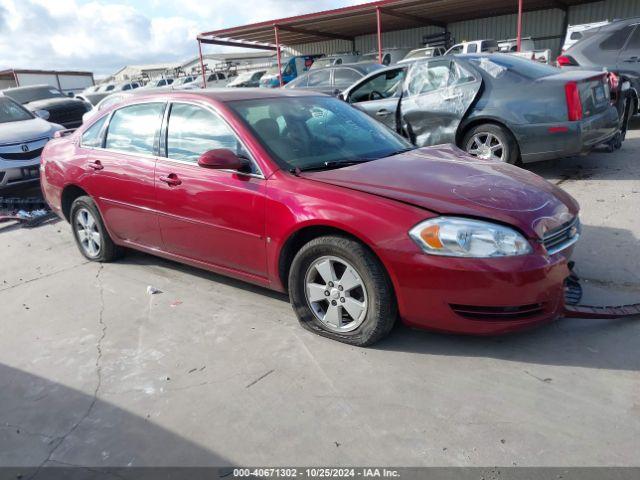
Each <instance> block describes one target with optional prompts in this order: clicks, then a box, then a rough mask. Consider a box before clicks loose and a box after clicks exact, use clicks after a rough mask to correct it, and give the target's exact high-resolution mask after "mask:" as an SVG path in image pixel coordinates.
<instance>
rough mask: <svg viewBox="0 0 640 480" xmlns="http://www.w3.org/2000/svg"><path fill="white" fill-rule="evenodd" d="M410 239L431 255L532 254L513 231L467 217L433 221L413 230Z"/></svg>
mask: <svg viewBox="0 0 640 480" xmlns="http://www.w3.org/2000/svg"><path fill="white" fill-rule="evenodd" d="M409 236H410V237H411V238H412V239H413V240H414V241H415V242H416V243H417V244H418V245H419V246H420V248H422V250H423V251H424V252H425V253H428V254H431V255H442V256H448V257H473V258H490V257H510V256H514V255H525V254H527V253H531V251H532V250H531V245H530V244H529V242H528V241H527V240H526V239H525V238H524V237H523V236H522V235H521V234H519V233H518V232H516V231H515V230H513V229H511V228H509V227H504V226H502V225H498V224H495V223H490V222H483V221H481V220H473V219H470V218H458V217H437V218H432V219H430V220H426V221H424V222H421V223H419V224H418V225H416V226H415V227H413V228H412V229H411V230H410V231H409Z"/></svg>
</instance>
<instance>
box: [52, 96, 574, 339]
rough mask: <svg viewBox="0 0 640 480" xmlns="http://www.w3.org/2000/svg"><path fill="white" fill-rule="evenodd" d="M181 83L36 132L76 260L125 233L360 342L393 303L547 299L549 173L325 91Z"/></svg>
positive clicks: (481, 304)
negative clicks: (50, 136)
mask: <svg viewBox="0 0 640 480" xmlns="http://www.w3.org/2000/svg"><path fill="white" fill-rule="evenodd" d="M192 92H193V93H190V92H185V91H180V92H178V91H173V92H170V93H161V94H153V95H149V96H142V97H141V96H133V97H131V98H129V99H127V100H125V101H124V102H122V103H120V104H117V105H113V106H112V107H111V108H108V109H106V110H104V111H103V112H101V113H100V115H98V116H96V117H95V118H93V119H92V120H91V122H89V123H87V124H86V125H83V126H82V127H81V128H80V129H79V130H78V131H77V132H76V133H74V134H72V135H69V136H66V137H62V138H58V139H54V140H53V141H52V142H49V143H48V144H47V146H46V147H45V149H44V153H43V155H42V167H41V168H42V171H43V175H42V189H43V192H44V195H45V197H46V199H47V202H48V203H49V204H50V205H51V207H52V208H53V210H54V211H55V212H56V213H57V214H59V215H60V216H62V217H64V218H65V219H67V220H68V221H69V222H70V223H71V227H72V232H73V235H74V238H75V240H76V243H77V245H78V247H79V250H80V252H81V253H82V254H83V255H84V256H85V257H86V258H87V259H89V260H91V261H96V262H106V261H111V260H114V259H116V258H117V257H118V255H119V253H120V252H121V250H122V247H130V248H134V249H138V250H142V251H145V252H148V253H152V254H154V255H159V256H161V257H165V258H169V259H172V260H176V261H179V262H183V263H186V264H190V265H192V266H197V267H201V268H206V269H209V270H211V271H214V272H218V273H222V274H224V275H230V276H233V277H236V278H239V279H242V280H246V281H249V282H253V283H255V284H258V285H261V286H263V287H268V288H271V289H274V290H278V291H282V292H285V291H288V292H289V294H290V298H291V303H292V305H293V308H294V311H295V313H296V314H297V316H298V318H299V320H300V322H301V324H302V325H303V326H304V327H305V328H307V329H309V330H311V331H313V332H316V333H319V334H321V335H325V336H328V337H331V338H334V339H336V340H340V341H343V342H346V343H350V344H354V345H360V346H365V345H370V344H372V343H373V342H375V341H376V340H379V339H380V338H382V337H384V336H385V335H387V334H388V333H389V332H390V331H391V329H392V327H393V324H394V322H395V320H396V318H399V319H401V320H402V321H404V322H406V323H407V324H408V325H411V326H414V327H422V328H430V329H436V330H444V331H448V332H458V333H471V334H494V333H505V332H509V331H515V330H520V329H523V328H527V327H532V326H534V325H540V324H543V323H546V322H549V321H551V320H553V319H555V318H557V317H559V316H561V315H562V313H563V311H564V281H565V279H566V278H567V277H568V276H569V275H570V273H571V272H570V270H569V264H568V262H569V258H570V256H571V253H572V251H573V247H574V244H575V243H576V242H577V241H578V239H579V237H580V224H579V219H578V211H579V207H578V204H577V203H576V201H575V200H574V199H573V198H572V197H571V196H570V195H569V194H567V193H566V192H564V191H563V190H561V189H560V188H558V187H556V186H555V185H552V184H550V183H548V182H546V181H545V180H544V179H542V178H540V177H538V176H537V175H535V174H533V173H531V172H527V171H525V170H522V169H520V168H517V167H514V166H512V165H507V164H504V163H500V162H492V161H487V160H481V159H478V158H473V157H470V156H469V155H466V154H465V153H464V152H461V151H460V150H459V149H457V148H455V147H452V146H445V147H434V148H423V149H417V148H415V147H412V146H411V145H409V143H408V142H407V141H406V140H405V139H403V138H401V137H400V136H398V135H397V134H395V133H394V132H392V131H391V130H389V129H388V128H385V127H384V126H383V125H381V124H379V123H378V122H376V121H374V120H372V119H371V118H370V117H368V116H367V115H365V114H364V113H362V112H360V111H358V110H356V109H355V108H351V107H350V106H348V105H347V104H345V103H344V102H342V101H340V100H338V99H336V98H333V97H329V96H327V95H323V94H318V93H315V92H302V91H299V90H285V89H264V88H262V89H233V88H228V89H224V90H223V89H218V90H198V91H192ZM229 301H230V302H231V301H234V300H233V299H229Z"/></svg>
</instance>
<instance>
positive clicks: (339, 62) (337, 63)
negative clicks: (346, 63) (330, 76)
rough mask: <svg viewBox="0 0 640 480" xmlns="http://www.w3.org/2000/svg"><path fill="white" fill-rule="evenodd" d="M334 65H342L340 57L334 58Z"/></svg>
mask: <svg viewBox="0 0 640 480" xmlns="http://www.w3.org/2000/svg"><path fill="white" fill-rule="evenodd" d="M334 65H342V59H341V58H338V59H337V60H336V63H335V64H334Z"/></svg>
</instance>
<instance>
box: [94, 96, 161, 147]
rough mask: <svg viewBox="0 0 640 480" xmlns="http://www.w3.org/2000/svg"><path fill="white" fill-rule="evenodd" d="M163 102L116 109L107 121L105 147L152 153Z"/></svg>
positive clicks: (158, 128)
mask: <svg viewBox="0 0 640 480" xmlns="http://www.w3.org/2000/svg"><path fill="white" fill-rule="evenodd" d="M164 108H165V104H164V103H143V104H140V105H131V106H128V107H123V108H121V109H119V110H116V111H115V112H114V113H113V116H112V117H111V121H110V122H109V128H108V130H107V141H106V144H105V147H106V148H110V149H112V150H120V151H123V152H133V153H142V154H147V155H153V154H154V153H155V149H154V144H155V140H156V137H157V135H158V132H159V130H160V123H161V120H162V114H163V113H164Z"/></svg>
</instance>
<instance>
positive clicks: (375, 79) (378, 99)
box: [346, 67, 406, 131]
mask: <svg viewBox="0 0 640 480" xmlns="http://www.w3.org/2000/svg"><path fill="white" fill-rule="evenodd" d="M405 70H406V67H398V68H394V69H391V70H385V71H383V72H381V73H378V74H377V75H374V76H372V77H369V78H367V79H365V80H363V81H362V82H361V83H360V84H358V85H356V86H355V87H354V88H353V89H352V90H351V91H350V92H349V93H348V96H347V98H346V101H347V102H349V103H350V104H352V105H353V106H354V107H356V108H358V109H360V110H362V111H363V112H365V113H366V114H367V115H369V116H371V117H373V118H375V119H376V120H378V121H379V122H381V123H383V124H385V125H386V126H387V127H389V128H391V129H392V130H394V131H396V130H397V125H396V110H397V108H398V99H399V98H400V92H401V90H402V80H403V79H404V74H405Z"/></svg>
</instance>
